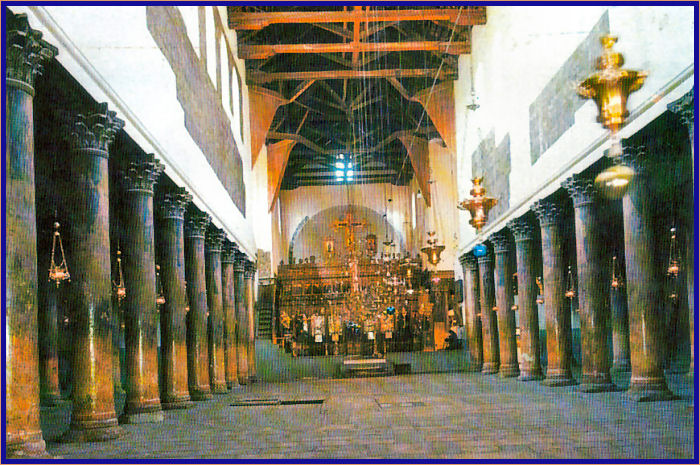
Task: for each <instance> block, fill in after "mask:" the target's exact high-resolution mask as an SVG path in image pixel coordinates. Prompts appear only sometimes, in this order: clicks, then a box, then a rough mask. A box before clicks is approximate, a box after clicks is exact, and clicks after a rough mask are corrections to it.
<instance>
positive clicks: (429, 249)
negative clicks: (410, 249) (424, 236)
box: [420, 231, 445, 266]
mask: <svg viewBox="0 0 700 465" xmlns="http://www.w3.org/2000/svg"><path fill="white" fill-rule="evenodd" d="M426 242H427V243H428V245H427V246H425V247H423V248H422V249H420V251H421V252H423V253H424V254H425V255H427V257H428V263H430V264H431V265H433V266H435V265H437V264H438V263H440V254H442V251H443V250H445V246H444V245H438V243H437V242H438V240H437V239H436V238H435V231H429V232H428V240H427V241H426Z"/></svg>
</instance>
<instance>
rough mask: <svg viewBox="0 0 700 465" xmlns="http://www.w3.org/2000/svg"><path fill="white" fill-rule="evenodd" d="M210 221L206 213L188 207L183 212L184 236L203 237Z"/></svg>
mask: <svg viewBox="0 0 700 465" xmlns="http://www.w3.org/2000/svg"><path fill="white" fill-rule="evenodd" d="M190 206H192V204H191V203H190ZM210 221H211V218H210V217H209V215H207V214H206V213H203V212H200V211H198V210H196V209H194V208H188V209H187V211H186V213H185V237H189V238H201V239H204V234H205V233H206V231H207V226H209V222H210Z"/></svg>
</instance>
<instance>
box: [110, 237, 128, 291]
mask: <svg viewBox="0 0 700 465" xmlns="http://www.w3.org/2000/svg"><path fill="white" fill-rule="evenodd" d="M117 270H118V272H119V281H117V282H116V283H112V284H113V285H114V292H115V293H116V294H117V300H118V301H119V302H121V301H122V300H124V297H126V286H124V275H123V274H122V251H121V250H119V249H117Z"/></svg>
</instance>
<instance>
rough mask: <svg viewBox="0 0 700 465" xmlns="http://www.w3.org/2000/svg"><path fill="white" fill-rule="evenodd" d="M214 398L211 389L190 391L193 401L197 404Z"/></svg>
mask: <svg viewBox="0 0 700 465" xmlns="http://www.w3.org/2000/svg"><path fill="white" fill-rule="evenodd" d="M213 398H214V396H213V395H212V393H211V391H209V389H207V390H204V389H196V390H192V391H190V399H192V400H193V401H195V402H199V401H203V400H212V399H213Z"/></svg>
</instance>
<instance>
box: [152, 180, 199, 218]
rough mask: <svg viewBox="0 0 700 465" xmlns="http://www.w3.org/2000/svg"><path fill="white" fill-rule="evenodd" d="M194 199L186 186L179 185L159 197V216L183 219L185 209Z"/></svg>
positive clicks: (157, 208)
mask: <svg viewBox="0 0 700 465" xmlns="http://www.w3.org/2000/svg"><path fill="white" fill-rule="evenodd" d="M191 201H192V194H190V193H189V192H187V189H185V188H184V187H177V188H175V189H172V190H170V191H168V192H165V193H164V194H163V195H162V196H159V197H158V198H157V206H156V212H157V214H158V217H159V218H162V219H176V220H182V219H184V217H185V209H186V208H187V205H188V204H189V203H190V202H191Z"/></svg>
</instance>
